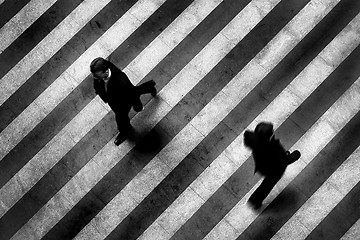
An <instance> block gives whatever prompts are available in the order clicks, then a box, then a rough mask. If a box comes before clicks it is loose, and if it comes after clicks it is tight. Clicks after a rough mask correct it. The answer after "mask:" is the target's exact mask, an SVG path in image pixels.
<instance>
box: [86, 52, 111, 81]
mask: <svg viewBox="0 0 360 240" xmlns="http://www.w3.org/2000/svg"><path fill="white" fill-rule="evenodd" d="M90 72H91V73H92V74H93V76H94V78H95V79H106V78H108V77H109V64H108V61H106V60H105V59H104V58H102V57H98V58H95V59H94V60H92V62H91V63H90Z"/></svg>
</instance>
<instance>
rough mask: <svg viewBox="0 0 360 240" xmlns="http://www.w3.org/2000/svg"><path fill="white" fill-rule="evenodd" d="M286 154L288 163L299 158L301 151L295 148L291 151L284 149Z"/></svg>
mask: <svg viewBox="0 0 360 240" xmlns="http://www.w3.org/2000/svg"><path fill="white" fill-rule="evenodd" d="M286 155H287V158H288V164H292V163H293V162H295V161H297V160H298V159H299V158H300V156H301V153H300V152H299V151H298V150H295V151H293V152H292V153H290V152H289V151H286Z"/></svg>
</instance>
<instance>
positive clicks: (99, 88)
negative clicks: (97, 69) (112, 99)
mask: <svg viewBox="0 0 360 240" xmlns="http://www.w3.org/2000/svg"><path fill="white" fill-rule="evenodd" d="M94 89H95V93H96V94H98V95H99V97H100V98H101V99H102V100H103V101H104V102H105V103H107V102H108V99H107V96H106V93H105V89H104V88H102V86H101V85H100V82H99V81H97V80H95V79H94Z"/></svg>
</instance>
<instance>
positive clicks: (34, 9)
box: [0, 0, 56, 54]
mask: <svg viewBox="0 0 360 240" xmlns="http://www.w3.org/2000/svg"><path fill="white" fill-rule="evenodd" d="M55 2H56V0H32V1H30V2H28V3H27V4H26V5H25V6H24V7H23V8H22V9H21V10H20V11H19V12H18V13H16V14H15V16H13V17H12V18H11V19H10V21H8V22H7V23H6V24H5V25H4V26H3V27H2V28H1V29H0V39H1V42H0V54H1V53H2V52H3V51H4V50H5V49H6V48H7V47H8V46H10V44H11V43H13V42H14V41H15V40H16V39H17V38H18V37H19V36H20V35H21V34H22V33H23V32H24V31H25V30H26V29H27V28H28V27H30V25H31V24H33V23H34V22H35V21H36V20H37V19H38V18H39V17H40V16H41V15H42V14H43V13H44V12H46V11H47V10H48V9H49V8H50V7H51V6H52V5H53V4H54V3H55Z"/></svg>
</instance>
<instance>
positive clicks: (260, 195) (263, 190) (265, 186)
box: [249, 166, 286, 204]
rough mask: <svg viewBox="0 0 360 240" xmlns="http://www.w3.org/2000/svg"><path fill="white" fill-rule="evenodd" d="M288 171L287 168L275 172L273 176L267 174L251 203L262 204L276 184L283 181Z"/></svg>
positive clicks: (253, 195) (250, 199)
mask: <svg viewBox="0 0 360 240" xmlns="http://www.w3.org/2000/svg"><path fill="white" fill-rule="evenodd" d="M285 169H286V166H285V167H281V168H280V169H278V170H276V171H274V172H273V173H271V174H267V175H266V176H265V178H264V180H263V181H262V183H261V184H260V186H259V187H258V188H257V189H256V190H255V191H254V192H253V194H252V195H251V196H250V198H249V201H251V202H253V203H255V204H261V203H262V202H263V201H264V199H265V198H266V197H267V195H269V193H270V192H271V190H272V189H273V188H274V186H275V184H276V183H277V182H278V181H279V180H280V179H281V177H282V175H283V174H284V172H285Z"/></svg>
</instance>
